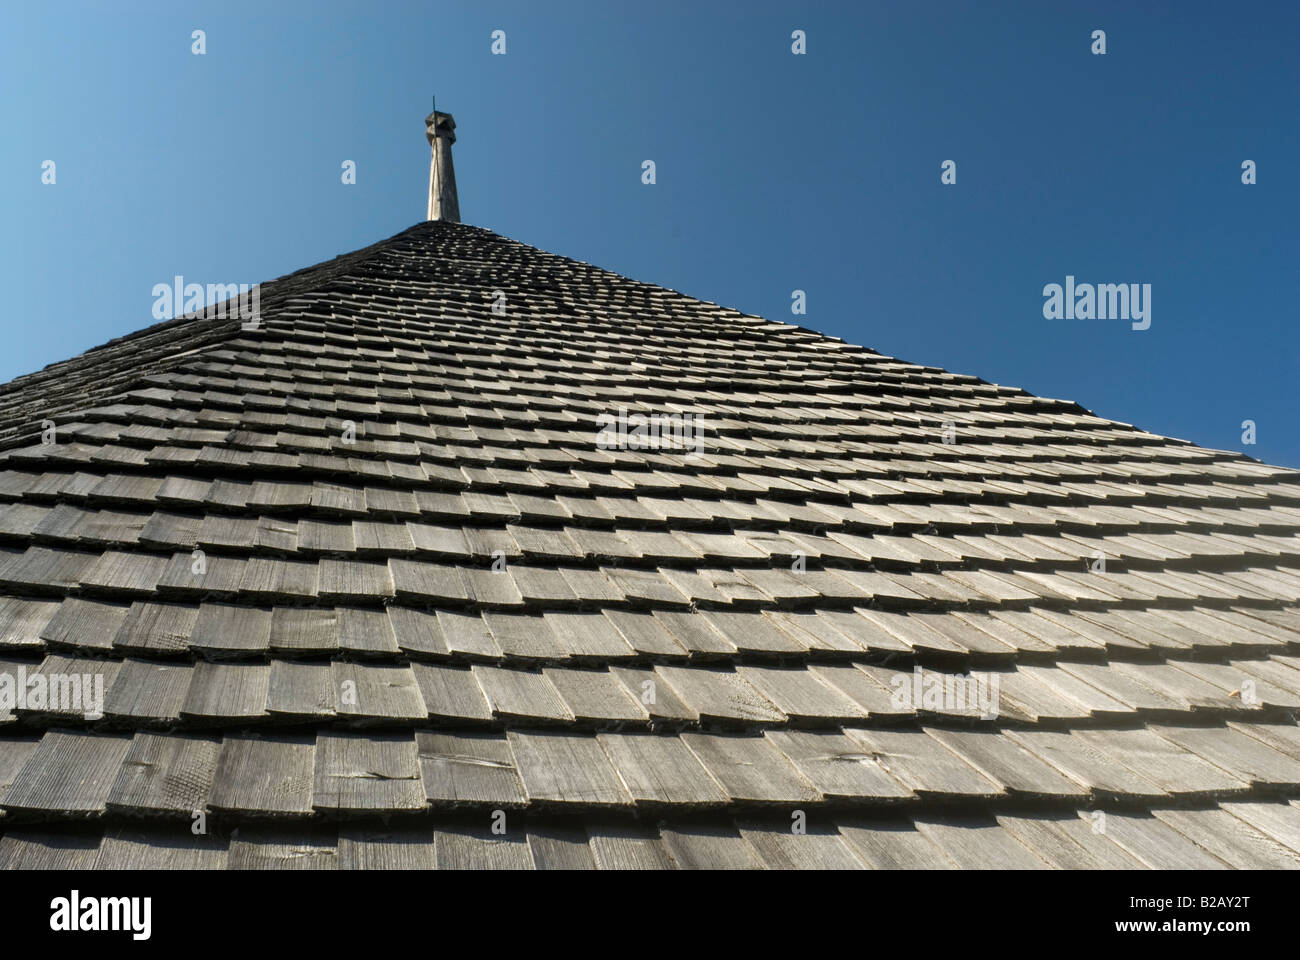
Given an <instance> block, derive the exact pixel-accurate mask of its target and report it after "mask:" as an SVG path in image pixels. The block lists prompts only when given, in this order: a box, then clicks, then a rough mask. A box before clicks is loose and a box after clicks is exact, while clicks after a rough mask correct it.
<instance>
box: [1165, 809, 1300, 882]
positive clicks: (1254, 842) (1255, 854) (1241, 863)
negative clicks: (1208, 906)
mask: <svg viewBox="0 0 1300 960" xmlns="http://www.w3.org/2000/svg"><path fill="white" fill-rule="evenodd" d="M1151 812H1152V814H1153V815H1154V816H1155V817H1156V819H1158V820H1160V821H1162V822H1163V823H1165V824H1168V825H1169V826H1170V827H1172V828H1173V829H1175V830H1177V831H1178V832H1179V833H1181V834H1182V835H1183V836H1184V837H1186V838H1187V839H1189V840H1191V841H1192V842H1193V843H1195V844H1196V845H1197V846H1199V847H1201V848H1203V849H1204V850H1206V851H1207V852H1208V853H1209V854H1210V855H1212V856H1215V857H1218V858H1219V859H1220V860H1222V861H1223V862H1224V863H1226V864H1227V865H1228V866H1230V867H1233V868H1234V869H1237V870H1295V869H1297V868H1300V853H1297V852H1296V851H1294V850H1288V849H1287V848H1286V847H1284V846H1283V845H1282V844H1280V843H1278V842H1277V841H1276V840H1274V839H1273V838H1272V837H1269V836H1267V835H1265V834H1263V833H1261V832H1260V831H1259V830H1256V829H1255V828H1254V827H1252V826H1250V825H1249V824H1248V823H1246V822H1245V821H1244V820H1241V819H1239V818H1237V817H1234V816H1233V815H1232V814H1230V813H1228V812H1227V811H1225V810H1217V809H1210V810H1172V809H1166V810H1152V811H1151Z"/></svg>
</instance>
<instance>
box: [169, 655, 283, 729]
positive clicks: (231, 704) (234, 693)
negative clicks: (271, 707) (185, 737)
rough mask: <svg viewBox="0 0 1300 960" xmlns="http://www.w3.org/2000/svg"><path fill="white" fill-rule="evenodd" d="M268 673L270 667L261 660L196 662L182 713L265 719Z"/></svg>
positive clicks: (201, 718) (202, 718) (207, 718)
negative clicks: (248, 661) (260, 661)
mask: <svg viewBox="0 0 1300 960" xmlns="http://www.w3.org/2000/svg"><path fill="white" fill-rule="evenodd" d="M270 677H271V668H270V667H269V666H267V665H266V664H261V663H239V664H222V663H206V662H200V663H197V664H195V665H194V674H193V676H191V677H190V688H189V692H188V693H187V694H186V696H185V704H184V706H182V707H181V717H182V719H186V720H191V721H195V722H209V723H211V722H218V721H220V722H234V721H253V720H261V719H264V718H265V717H266V691H267V684H268V682H269V680H270Z"/></svg>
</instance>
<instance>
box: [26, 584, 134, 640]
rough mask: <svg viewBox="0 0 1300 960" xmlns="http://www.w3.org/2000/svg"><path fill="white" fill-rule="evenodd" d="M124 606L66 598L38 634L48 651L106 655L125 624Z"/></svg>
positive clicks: (125, 612) (125, 608) (126, 608)
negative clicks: (48, 647)
mask: <svg viewBox="0 0 1300 960" xmlns="http://www.w3.org/2000/svg"><path fill="white" fill-rule="evenodd" d="M128 609H129V608H128V607H126V606H125V605H124V604H118V603H107V602H103V601H98V600H83V599H80V598H78V597H69V598H68V599H67V600H64V601H63V603H61V604H60V605H59V609H58V610H57V611H56V612H55V614H54V616H53V617H51V618H50V622H49V623H47V624H46V625H45V628H44V629H43V630H41V639H42V640H44V641H46V643H48V644H49V645H50V647H51V648H74V649H75V648H82V649H86V650H96V651H99V652H103V653H107V652H108V651H109V650H111V649H112V646H113V637H115V636H116V635H117V632H118V630H120V629H121V628H122V624H123V623H125V622H126V614H127V610H128Z"/></svg>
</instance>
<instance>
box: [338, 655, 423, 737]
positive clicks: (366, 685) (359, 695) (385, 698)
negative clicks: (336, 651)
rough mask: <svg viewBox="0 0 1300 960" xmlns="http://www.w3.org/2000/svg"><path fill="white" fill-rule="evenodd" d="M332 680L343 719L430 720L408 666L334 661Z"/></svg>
mask: <svg viewBox="0 0 1300 960" xmlns="http://www.w3.org/2000/svg"><path fill="white" fill-rule="evenodd" d="M331 679H332V680H333V683H334V689H335V692H336V695H337V700H336V701H335V702H336V708H335V709H336V710H337V711H338V715H339V716H340V717H350V718H353V719H357V720H363V721H365V720H386V721H392V720H404V721H412V722H414V721H420V720H426V719H428V716H429V708H428V707H426V706H425V705H424V699H423V698H422V697H421V696H420V687H419V685H418V684H417V683H416V682H415V674H413V673H412V672H411V668H410V667H408V666H386V665H383V664H368V663H343V662H341V661H338V660H335V661H334V663H333V664H331Z"/></svg>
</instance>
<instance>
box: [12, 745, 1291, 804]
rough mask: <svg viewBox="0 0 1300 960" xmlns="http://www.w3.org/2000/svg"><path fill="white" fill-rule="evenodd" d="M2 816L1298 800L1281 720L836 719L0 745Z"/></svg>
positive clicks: (1288, 746)
mask: <svg viewBox="0 0 1300 960" xmlns="http://www.w3.org/2000/svg"><path fill="white" fill-rule="evenodd" d="M0 744H2V747H3V749H0V774H3V781H0V786H4V787H5V788H6V789H5V790H4V793H3V797H2V798H0V804H2V805H3V807H4V809H5V811H6V813H7V814H8V815H9V822H20V821H24V820H26V821H30V820H32V819H48V818H56V819H59V818H63V819H68V818H73V819H75V818H81V817H87V816H91V817H95V816H102V815H104V814H106V813H107V814H112V815H120V816H127V817H132V816H140V817H154V818H162V819H168V818H171V819H177V818H190V817H194V816H196V815H197V814H198V813H199V812H201V811H210V812H211V813H212V814H213V815H214V816H219V819H221V820H222V821H223V822H225V823H228V824H238V823H241V822H247V821H250V820H258V819H262V818H303V817H312V816H316V817H322V818H326V819H329V818H338V817H341V818H344V819H349V818H351V819H355V818H364V817H370V816H388V815H401V814H415V813H437V812H440V811H441V812H443V813H445V812H448V811H455V810H465V809H477V810H481V811H483V815H484V818H485V819H484V821H483V823H484V824H486V823H487V822H488V821H487V816H488V814H489V813H490V812H492V811H495V810H505V809H514V808H524V807H527V808H530V809H533V810H537V811H542V812H560V813H563V812H569V813H585V814H591V813H593V812H596V811H600V810H616V811H621V812H623V813H625V814H629V815H630V814H634V813H637V814H642V813H652V814H653V813H655V812H658V813H663V814H672V815H678V816H680V815H682V814H687V813H695V812H699V811H713V812H717V811H727V810H734V809H737V808H740V809H752V808H756V807H764V806H773V805H775V806H777V807H783V808H786V809H788V810H791V811H793V810H814V811H816V810H827V809H830V810H834V809H837V808H838V809H841V810H842V809H843V808H845V807H849V808H852V807H861V806H864V805H865V806H874V807H881V806H889V807H894V806H903V807H906V808H909V809H911V810H916V809H921V810H924V809H925V808H926V804H927V803H929V802H932V801H934V800H943V801H944V802H946V803H948V804H963V803H964V804H965V806H966V807H967V808H968V809H969V808H970V807H971V806H972V805H973V804H975V803H976V802H978V804H979V805H981V806H987V805H989V804H992V803H995V802H1003V803H1005V804H1011V805H1012V806H1013V807H1014V805H1015V804H1016V803H1018V804H1019V805H1020V806H1021V808H1023V806H1024V804H1025V802H1026V801H1043V800H1049V801H1054V802H1057V803H1066V802H1068V803H1072V804H1075V805H1078V806H1080V807H1084V806H1087V805H1089V804H1092V803H1094V802H1121V803H1126V804H1133V803H1143V804H1151V805H1158V806H1170V805H1173V804H1174V803H1175V802H1176V801H1187V800H1191V799H1200V800H1206V799H1216V798H1238V799H1249V798H1251V797H1253V796H1256V795H1257V794H1258V795H1260V796H1269V795H1272V796H1286V795H1292V794H1294V793H1295V791H1296V790H1298V789H1300V734H1298V733H1297V730H1296V727H1295V725H1294V724H1293V723H1289V722H1278V723H1248V722H1240V721H1230V722H1229V723H1228V724H1226V725H1220V726H1212V725H1201V726H1187V725H1160V724H1152V725H1149V726H1147V727H1136V728H1130V729H1115V728H1110V727H1107V728H1098V729H1061V730H1052V729H1023V728H1022V729H1014V728H1007V727H996V726H985V727H978V728H959V727H953V726H948V727H939V726H919V727H918V726H903V727H899V726H876V727H865V726H863V727H858V726H844V727H842V728H832V729H799V728H784V729H772V730H768V731H766V732H764V733H762V734H753V733H735V734H727V733H711V732H704V731H684V732H681V733H669V732H604V733H585V732H581V731H574V730H549V731H547V730H541V729H535V728H533V729H528V728H527V726H526V725H525V726H524V728H521V729H514V728H512V729H509V730H507V731H505V732H504V733H499V732H483V733H471V732H467V731H463V730H439V729H419V730H415V731H412V730H410V729H409V728H408V729H406V730H404V731H400V732H385V731H356V730H325V729H322V730H308V731H307V732H305V733H294V732H292V731H288V732H286V731H283V730H281V731H276V732H263V733H257V732H249V731H243V732H228V733H225V734H221V733H211V734H198V733H195V734H182V733H163V732H159V733H148V732H139V733H135V734H130V733H123V734H112V733H90V732H87V731H84V730H74V729H61V730H49V731H46V732H45V733H43V734H40V735H39V736H22V735H11V736H6V737H5V738H4V740H3V741H0Z"/></svg>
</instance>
